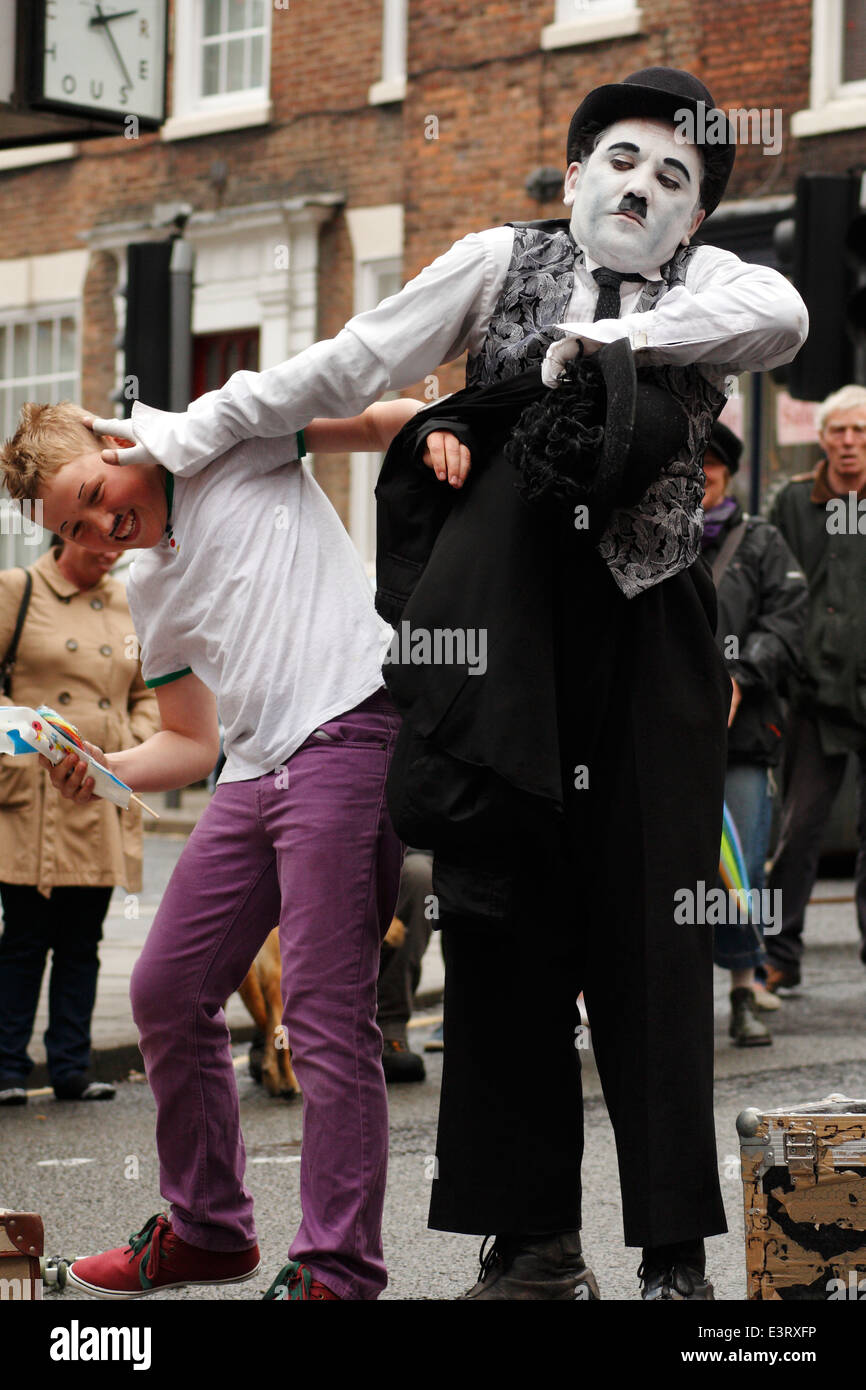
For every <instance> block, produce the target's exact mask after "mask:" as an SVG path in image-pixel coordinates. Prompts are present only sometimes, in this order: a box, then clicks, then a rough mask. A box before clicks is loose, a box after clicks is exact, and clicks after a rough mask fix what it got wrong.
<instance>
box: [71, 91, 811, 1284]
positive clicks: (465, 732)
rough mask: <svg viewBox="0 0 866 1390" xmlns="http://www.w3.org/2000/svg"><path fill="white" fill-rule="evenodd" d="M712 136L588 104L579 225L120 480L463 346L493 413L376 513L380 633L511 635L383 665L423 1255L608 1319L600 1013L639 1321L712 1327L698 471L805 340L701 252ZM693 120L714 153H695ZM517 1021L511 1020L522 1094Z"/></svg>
mask: <svg viewBox="0 0 866 1390" xmlns="http://www.w3.org/2000/svg"><path fill="white" fill-rule="evenodd" d="M702 111H703V114H704V115H706V112H707V111H710V112H712V115H713V117H714V118H715V117H717V116H719V115H720V113H717V112H715V111H714V109H713V101H712V97H711V95H710V93H709V92H708V91H707V89H706V87H705V86H704V85H703V84H702V83H701V82H699V81H698V80H697V79H696V78H695V77H693V76H692V75H691V74H688V73H684V72H681V71H678V70H676V69H671V68H648V69H644V70H642V71H640V72H636V73H633V74H631V76H629V77H627V78H626V79H625V80H624V81H623V82H621V83H612V84H607V85H604V86H602V87H598V88H596V89H595V90H594V91H592V92H590V93H589V95H588V96H587V97H586V98H585V99H584V101H583V102H582V103H581V105H580V106H579V107H578V109H577V111H576V112H575V113H574V116H573V118H572V121H571V124H570V128H569V132H568V141H567V158H568V168H567V172H566V177H565V203H566V205H567V206H569V207H570V208H571V215H570V220H569V221H567V222H566V221H565V220H551V221H546V222H540V223H531V224H522V225H521V224H509V225H507V226H504V227H497V228H493V229H490V230H487V231H483V232H480V233H473V234H470V235H468V236H466V237H464V238H463V239H462V240H461V241H458V242H457V243H455V245H454V246H453V247H452V248H451V250H450V251H448V252H447V253H446V254H445V255H443V256H441V257H440V258H439V259H438V260H436V261H434V262H433V263H432V264H431V265H430V266H428V267H427V268H426V269H425V270H423V271H422V272H421V273H420V274H419V275H418V276H417V277H416V278H415V279H414V280H412V281H410V283H409V284H407V285H406V286H405V287H404V289H403V290H402V291H401V292H400V293H399V294H398V295H396V296H394V297H392V298H390V299H388V300H386V301H384V302H383V303H382V304H381V305H379V307H378V308H376V309H374V310H372V311H370V312H368V313H365V314H361V315H359V316H357V317H356V318H354V319H352V320H351V321H350V323H349V324H347V325H346V327H345V328H344V329H343V331H342V332H341V333H340V334H338V335H337V337H336V338H334V339H333V340H331V341H328V342H322V343H318V344H315V345H314V346H313V347H311V348H309V349H307V351H306V352H304V353H301V354H300V355H299V356H298V357H296V358H294V359H292V360H291V361H290V362H287V363H284V364H282V365H281V366H279V367H276V368H273V369H271V370H269V371H265V372H262V373H260V374H253V373H249V372H239V373H237V374H236V375H235V376H233V377H232V378H231V379H230V380H229V382H228V383H227V384H226V386H225V387H223V388H222V390H220V391H218V392H215V393H212V394H210V395H209V396H207V397H205V398H203V399H202V400H201V401H198V402H195V403H193V405H192V406H191V407H190V409H189V410H188V411H187V412H185V413H182V414H178V415H172V414H167V413H163V412H158V411H153V410H150V409H149V408H148V407H145V406H141V405H136V406H135V407H134V409H133V414H132V419H131V422H129V423H130V430H129V438H130V439H131V440H133V441H134V443H135V445H136V447H135V448H134V449H132V450H130V453H129V457H133V456H134V458H137V459H140V460H142V461H144V460H145V459H146V458H149V457H151V456H152V457H155V458H157V459H159V460H161V461H162V462H163V463H165V465H166V466H167V467H169V468H170V469H171V470H172V471H174V472H175V473H180V474H183V473H184V471H185V470H186V469H187V468H188V469H190V470H191V471H194V470H195V469H197V468H199V467H201V466H203V464H204V462H206V460H207V459H208V458H210V457H213V456H214V455H215V454H218V453H222V452H224V451H225V450H227V449H228V448H230V447H231V446H232V445H233V444H235V443H236V442H237V440H238V439H241V438H244V437H247V436H249V435H264V436H270V435H277V434H285V433H286V432H288V431H290V430H293V429H300V428H302V427H303V426H304V425H305V424H307V422H308V420H309V418H310V416H311V415H312V414H315V415H319V416H334V415H349V414H353V413H356V412H357V411H359V410H361V409H363V408H364V407H365V406H366V405H367V404H368V403H369V402H370V401H372V400H374V399H375V398H376V397H377V396H379V395H380V394H381V393H382V392H383V391H385V390H387V389H389V388H390V389H394V388H400V387H405V386H408V385H410V384H411V383H412V382H415V381H418V380H419V379H420V378H421V377H423V376H424V375H425V374H427V373H429V372H431V371H433V370H435V368H436V367H437V366H438V365H439V364H440V363H441V362H443V361H450V360H452V359H454V358H455V357H457V356H459V355H460V353H462V352H463V351H465V350H466V351H468V354H469V359H468V368H467V386H469V387H471V388H481V387H487V388H491V389H492V399H491V396H490V395H487V394H486V393H485V392H483V391H481V392H478V394H477V395H476V396H475V397H474V401H473V398H472V396H471V394H467V395H464V393H462V392H461V393H459V395H458V396H457V397H454V398H452V399H451V400H448V401H445V402H439V403H437V405H435V406H434V407H431V408H430V410H428V411H425V412H422V413H421V414H420V415H418V416H417V417H416V419H414V420H413V421H411V422H410V423H409V425H408V426H406V427H405V429H404V431H403V432H402V434H401V435H400V436H399V437H398V440H397V441H396V442H395V445H394V446H393V447H392V453H391V455H390V456H389V461H388V462H387V463H386V469H385V470H384V471H383V478H382V483H381V485H380V502H381V504H382V509H383V510H382V514H381V517H380V554H379V566H380V569H379V605H380V611H381V612H383V613H386V615H387V616H389V617H390V619H391V621H392V622H393V621H398V620H400V619H401V615H404V616H407V617H411V620H412V623H413V624H415V625H417V626H423V625H424V623H425V622H426V623H428V624H430V623H432V624H434V625H435V624H437V623H439V622H442V623H443V625H446V626H447V627H449V628H452V629H453V628H455V627H459V626H460V622H461V618H465V619H466V622H467V625H468V624H469V623H470V622H471V621H472V620H473V619H476V618H479V616H483V618H484V621H485V622H486V623H487V625H488V627H489V632H488V641H487V651H488V664H487V670H486V672H485V673H484V674H483V675H481V674H479V673H477V672H476V673H472V674H471V675H469V674H468V673H467V672H465V671H464V672H463V673H462V674H461V672H460V671H459V670H456V671H455V669H454V668H451V669H449V670H445V669H439V668H436V669H433V668H421V669H420V670H419V669H418V668H413V667H411V664H410V665H406V666H400V665H399V664H397V663H392V664H391V665H390V667H389V668H386V670H387V679H388V684H389V688H390V689H391V692H392V695H393V696H394V698H395V701H396V703H397V706H398V709H399V710H400V712H401V713H402V714H403V716H404V720H405V724H404V730H403V732H402V733H401V735H400V740H399V741H398V746H397V750H396V752H395V759H394V765H393V767H392V772H391V777H390V804H391V809H392V814H393V816H394V818H395V824H396V828H397V830H398V833H400V834H401V835H402V836H406V835H407V834H408V825H409V824H412V823H421V822H422V821H423V818H424V817H425V816H426V817H427V818H428V819H427V821H426V822H423V823H424V824H426V825H427V827H428V828H429V829H430V832H431V834H435V836H436V838H435V839H431V838H421V839H417V838H415V837H414V836H413V837H412V842H413V843H425V844H430V845H431V847H433V848H434V849H435V850H436V851H437V854H436V865H435V871H434V889H435V891H436V893H437V895H438V898H439V912H440V916H439V925H440V927H441V929H442V941H443V951H444V955H445V960H446V994H445V1064H444V1066H445V1069H444V1074H443V1092H442V1105H441V1112H440V1126H439V1142H438V1151H437V1157H438V1171H437V1177H436V1179H435V1180H434V1183H433V1196H432V1205H431V1216H430V1224H431V1226H433V1227H435V1228H439V1229H446V1230H456V1231H465V1232H475V1233H478V1234H485V1233H489V1234H494V1235H495V1237H496V1240H495V1244H494V1246H493V1249H492V1250H491V1252H490V1254H489V1255H487V1256H486V1257H484V1259H483V1261H482V1275H481V1278H480V1280H479V1282H478V1283H477V1284H476V1285H475V1287H474V1288H473V1289H472V1290H470V1292H469V1294H468V1295H467V1297H470V1298H478V1299H550V1298H552V1299H563V1300H566V1299H569V1300H572V1299H575V1298H582V1297H597V1296H598V1293H597V1285H596V1283H595V1279H594V1276H593V1275H592V1274H591V1272H590V1271H589V1269H588V1268H587V1266H586V1265H585V1263H584V1261H583V1256H582V1252H581V1243H580V1237H579V1231H580V1226H581V1212H580V1181H579V1174H580V1163H581V1156H582V1145H583V1124H582V1108H581V1097H580V1075H579V1063H578V1052H579V1048H576V1046H575V1042H576V1040H577V1041H579V1038H578V1037H577V1036H576V1033H575V1028H576V1027H577V1026H578V1014H577V1008H576V996H577V994H578V992H579V991H580V990H581V989H582V990H583V991H584V994H585V999H586V1003H587V1007H588V1011H589V1019H590V1025H591V1029H592V1040H593V1047H594V1050H595V1055H596V1058H597V1061H598V1066H599V1072H600V1075H601V1079H602V1084H603V1087H604V1092H605V1098H606V1101H607V1104H608V1109H609V1112H610V1115H611V1119H612V1122H613V1126H614V1130H615V1135H616V1141H617V1151H618V1159H619V1168H620V1178H621V1185H622V1196H623V1214H624V1227H625V1240H626V1243H627V1244H629V1245H635V1246H639V1247H641V1249H642V1261H641V1266H640V1270H639V1277H640V1279H641V1284H642V1296H643V1297H644V1298H645V1299H709V1298H712V1285H711V1284H710V1282H709V1280H708V1279H707V1277H706V1272H705V1258H704V1247H703V1238H704V1237H705V1236H708V1235H713V1234H716V1233H719V1232H722V1231H724V1230H725V1229H726V1227H725V1220H724V1212H723V1206H722V1200H721V1193H720V1190H719V1182H718V1173H717V1159H716V1150H715V1136H714V1128H713V1108H712V1044H713V1036H712V987H711V970H712V933H711V930H710V929H708V927H707V926H706V925H702V924H700V923H696V924H695V925H692V926H688V927H683V926H681V925H677V924H675V922H674V903H675V898H674V895H675V893H676V892H677V891H678V890H680V889H683V888H689V887H691V888H692V889H693V890H694V889H695V888H696V887H697V884H698V883H699V882H700V881H701V880H702V879H703V880H705V881H710V882H714V881H715V874H716V868H717V863H718V846H719V839H720V828H721V805H722V785H723V780H724V767H725V729H726V724H727V714H728V707H729V702H730V682H729V680H728V679H727V677H726V676H725V673H724V670H723V664H722V663H721V660H720V658H719V656H718V653H717V651H716V648H715V644H714V642H713V623H714V612H715V606H714V596H713V592H712V584H711V581H710V578H709V574H708V572H707V570H706V568H705V567H704V566H703V562H702V561H701V560H700V559H699V542H700V535H701V528H702V521H703V513H702V509H701V500H702V496H703V491H704V478H703V473H702V469H701V460H702V457H703V452H704V448H705V446H706V442H707V439H708V437H709V432H710V429H711V426H712V424H713V421H714V420H715V419H716V417H717V416H718V414H719V412H720V410H721V409H722V406H723V404H724V400H725V395H724V388H725V384H726V381H727V379H728V378H730V377H731V376H732V375H735V374H738V373H740V372H743V371H760V370H764V369H768V368H771V367H773V366H776V365H779V364H782V363H784V362H788V361H790V359H791V358H792V357H793V356H794V355H795V353H796V351H797V350H798V348H799V347H800V345H801V343H802V342H803V340H804V338H805V333H806V313H805V308H804V306H803V303H802V301H801V300H800V298H799V296H798V295H797V293H796V292H795V291H794V290H793V289H792V287H791V286H790V285H789V284H788V282H787V281H786V280H785V279H783V277H781V276H780V275H778V274H777V273H776V272H774V271H772V270H770V269H768V268H766V267H763V266H758V265H747V264H745V263H743V262H741V261H740V260H739V259H738V258H737V257H736V256H734V255H732V254H731V253H729V252H725V251H722V250H719V249H717V248H715V247H711V246H708V245H694V244H692V241H691V239H692V237H693V236H694V235H695V233H696V232H697V231H698V229H699V227H700V225H701V223H702V222H703V220H704V218H705V217H706V216H708V215H709V214H710V213H712V211H713V210H714V208H715V207H716V206H717V204H718V202H719V201H720V199H721V197H722V195H723V193H724V190H725V186H726V184H727V181H728V178H729V176H730V173H731V169H732V166H733V159H734V145H733V135H732V133H731V131H730V127H729V126H727V124H726V122H725V121H724V118H723V117H722V118H721V120H719V119H713V120H709V121H708V120H704V121H701V120H697V121H696V120H694V117H695V116H697V115H700V114H701V112H702ZM685 114H690V115H691V117H692V120H691V121H690V123H689V124H690V127H691V129H692V130H694V129H698V130H702V131H704V132H706V135H707V141H708V142H707V143H705V144H702V145H697V144H693V143H689V142H688V141H687V140H686V139H684V138H682V134H683V124H684V123H683V122H682V120H681V118H682V116H683V115H685ZM719 131H723V132H727V137H728V138H727V140H726V142H723V143H716V144H713V143H709V137H710V136H713V135H715V134H716V133H717V132H719ZM575 358H576V359H578V361H577V362H576V363H575V362H574V361H573V360H572V359H575ZM533 369H535V378H534V380H533V379H532V370H533ZM539 369H541V374H540V377H539V375H538V370H539ZM527 374H529V376H527ZM517 378H520V381H519V382H518V381H517V380H516V379H517ZM542 383H543V385H542ZM545 390H547V392H548V394H547V397H546V398H545ZM510 393H511V394H512V396H513V399H512V401H511V405H510V406H509V405H508V397H509V394H510ZM557 397H561V399H562V402H564V404H562V405H560V404H558V403H557ZM545 401H546V403H545ZM518 404H520V405H522V406H527V405H528V406H529V410H528V411H527V412H526V414H521V415H520V423H519V426H517V427H516V429H515V428H514V427H515V425H516V418H515V415H514V410H515V407H516V405H518ZM484 409H487V410H489V411H490V416H489V422H488V423H485V421H484V420H483V418H482V415H481V412H483V410H484ZM558 411H561V412H562V416H563V419H564V420H565V421H566V422H567V423H566V426H565V427H564V428H563V427H562V423H561V422H560V423H559V425H558V424H557V412H558ZM672 411H673V416H674V417H675V416H676V414H677V413H678V414H679V429H677V428H675V425H676V420H675V418H672V414H671V412H672ZM509 412H511V413H509ZM431 421H432V426H431ZM658 421H660V422H661V427H659V428H658V430H657V429H656V422H658ZM103 425H104V426H105V428H109V426H108V425H107V424H106V423H105V422H97V427H101V426H103ZM488 425H489V427H488ZM433 426H435V427H433ZM110 428H111V431H112V432H114V433H117V432H118V422H111V425H110ZM570 432H574V433H575V434H576V435H577V436H579V447H578V448H577V449H576V451H575V450H572V456H571V457H570V460H569V459H567V460H566V463H565V465H563V458H562V457H561V456H560V452H558V451H559V450H560V445H562V447H563V448H565V450H566V453H567V452H568V449H569V447H570V445H569V438H568V436H569V435H570ZM508 433H512V434H515V436H516V437H515V438H514V439H513V440H512V443H511V444H510V445H509V446H508V448H507V450H503V448H502V442H503V439H504V437H505V435H506V434H508ZM563 434H564V435H565V436H567V437H566V438H565V439H564V440H563V437H562V436H563ZM420 449H423V450H424V453H423V462H426V463H427V464H428V466H429V467H432V469H433V472H434V473H435V477H436V478H437V479H439V480H445V479H446V478H447V480H448V482H449V483H450V484H451V486H452V488H453V489H454V491H453V492H450V493H444V492H442V491H441V490H436V489H435V487H434V486H433V477H432V475H431V474H429V473H427V474H423V473H420V472H419V470H418V468H417V467H416V465H417V463H418V461H419V450H420ZM105 457H110V455H106V456H105ZM395 461H396V462H395ZM401 468H402V470H403V471H402V478H401V476H400V469H401ZM515 469H516V470H517V471H515ZM470 470H471V473H470ZM509 470H510V471H509ZM467 480H468V482H469V485H468V486H466V484H467ZM427 484H429V485H430V486H426V485H427ZM464 487H465V492H464V493H463V495H461V494H460V492H459V489H461V488H464ZM401 488H402V489H403V493H402V499H401ZM431 489H432V492H433V493H435V498H434V496H432V495H431ZM422 495H424V496H426V498H427V506H428V515H429V520H428V523H427V524H426V525H424V524H422V526H421V531H420V534H419V531H418V528H417V526H416V527H415V529H414V530H413V529H412V527H411V526H410V525H409V524H408V519H409V517H410V516H411V519H412V521H414V522H417V521H418V518H419V516H422V511H421V509H420V508H418V505H417V504H418V502H419V498H420V497H421V496H422ZM401 506H402V507H403V508H404V513H405V517H406V525H405V529H404V530H403V531H401V529H400V507H401ZM413 506H414V507H415V510H414V511H412V510H411V509H412V507H413ZM494 523H495V524H494ZM383 542H384V544H383ZM407 544H408V545H409V546H410V547H411V545H415V547H416V549H415V551H414V552H412V551H411V549H410V550H407V548H406V545H407ZM437 816H438V819H437ZM413 817H414V818H415V819H414V821H413ZM485 1002H486V1004H487V1007H486V1008H485V1007H484V1005H485ZM494 1017H505V1018H509V1019H512V1020H518V1019H519V1021H520V1030H519V1047H518V1048H516V1049H514V1050H513V1052H512V1055H511V1056H510V1058H509V1065H508V1067H507V1068H506V1067H499V1066H496V1065H494V1064H493V1063H492V1060H491V1034H492V1033H493V1032H494V1031H495V1024H494Z"/></svg>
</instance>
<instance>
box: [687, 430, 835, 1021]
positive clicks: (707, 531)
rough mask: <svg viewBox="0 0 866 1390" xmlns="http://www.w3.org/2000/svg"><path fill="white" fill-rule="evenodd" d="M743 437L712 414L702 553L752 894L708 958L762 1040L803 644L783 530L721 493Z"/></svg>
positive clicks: (803, 600) (803, 610)
mask: <svg viewBox="0 0 866 1390" xmlns="http://www.w3.org/2000/svg"><path fill="white" fill-rule="evenodd" d="M742 452H743V445H742V441H741V440H740V439H738V438H737V436H736V435H735V434H734V432H733V430H730V429H728V427H727V425H724V424H722V422H721V421H720V420H717V421H716V423H715V424H714V425H713V428H712V432H711V434H710V442H709V444H708V445H707V452H706V454H705V455H704V474H705V476H706V480H707V482H706V491H705V493H704V531H703V536H702V538H701V546H702V549H703V554H704V559H705V560H706V561H707V563H708V564H709V565H710V566H711V567H712V571H713V578H714V580H715V583H716V590H717V594H718V605H719V616H718V624H717V627H716V642H717V644H718V647H719V650H720V652H721V653H722V656H723V658H724V661H725V666H726V669H727V671H728V674H729V676H730V678H731V684H732V686H733V691H734V694H733V699H732V700H731V712H730V715H729V716H728V726H729V727H728V767H727V773H726V775H725V802H726V803H727V807H728V810H729V812H730V814H731V817H732V818H733V821H734V824H735V826H736V828H737V831H738V833H739V836H740V841H741V843H742V847H743V857H744V860H745V866H746V872H747V875H748V881H749V888H750V890H753V891H756V892H757V893H758V894H760V895H761V896H760V897H758V898H757V899H753V901H757V903H758V905H759V907H758V910H757V911H756V912H755V911H753V913H752V919H751V920H750V921H748V922H743V921H742V920H741V914H740V913H739V912H736V913H734V915H733V917H732V918H730V919H729V920H728V921H726V922H722V923H719V924H717V925H716V927H715V938H714V939H715V951H714V959H715V963H716V965H718V966H721V967H722V968H723V969H725V970H729V971H730V972H731V1000H730V1002H731V1016H730V1021H729V1026H728V1031H729V1035H730V1037H731V1039H732V1041H733V1042H734V1043H735V1045H736V1046H737V1047H760V1046H768V1045H769V1044H771V1043H772V1041H773V1038H772V1034H771V1033H770V1030H769V1028H768V1026H767V1023H766V1021H765V1020H764V1019H763V1018H761V1016H760V1015H761V1013H762V1012H764V1011H767V1010H772V1009H773V1008H774V1007H777V1006H778V1001H777V1000H776V998H775V996H774V995H772V994H771V993H769V992H768V991H767V990H766V989H765V988H764V986H763V984H762V982H761V981H760V980H758V978H757V976H756V972H757V971H759V970H760V971H762V972H765V968H766V965H767V952H766V950H765V936H766V937H767V938H768V939H770V940H772V936H773V935H774V934H775V933H776V932H778V930H779V927H780V925H781V922H779V921H777V920H776V912H775V910H774V907H775V901H774V900H773V899H772V898H770V895H769V894H764V893H763V890H764V862H765V860H766V858H767V853H768V850H769V844H770V822H771V819H772V808H773V802H772V783H771V776H770V774H771V770H772V769H773V768H775V767H778V765H779V763H780V761H781V756H782V742H783V730H784V727H785V715H784V712H783V708H782V689H783V687H784V685H785V683H786V681H787V680H788V678H789V677H791V676H793V675H794V674H795V673H796V671H797V669H798V666H799V663H800V660H801V658H802V654H803V642H804V638H805V633H806V617H807V613H808V608H809V591H808V587H807V584H806V576H805V575H804V574H803V571H802V570H801V569H800V566H799V565H798V563H797V561H796V560H795V559H794V556H793V555H792V553H791V551H790V550H789V548H788V546H787V544H786V543H785V540H784V537H783V536H782V533H781V532H780V531H779V530H778V529H777V528H776V527H775V526H773V525H772V524H771V523H770V522H769V521H767V520H765V518H764V517H760V516H748V515H747V514H746V513H744V512H743V509H742V507H741V506H740V504H739V502H738V501H737V499H736V498H735V497H733V496H732V495H731V494H730V491H729V489H730V484H731V479H732V478H733V477H734V475H735V474H736V473H737V472H738V470H739V467H740V457H741V455H742Z"/></svg>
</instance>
